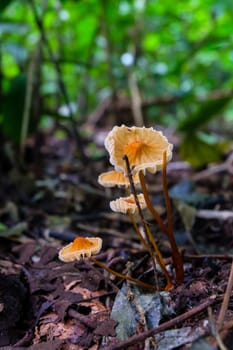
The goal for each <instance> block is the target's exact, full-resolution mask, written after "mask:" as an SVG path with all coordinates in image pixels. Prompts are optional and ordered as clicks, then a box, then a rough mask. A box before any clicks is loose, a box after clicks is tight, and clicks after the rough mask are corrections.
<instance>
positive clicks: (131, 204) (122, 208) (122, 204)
mask: <svg viewBox="0 0 233 350" xmlns="http://www.w3.org/2000/svg"><path fill="white" fill-rule="evenodd" d="M137 198H138V201H139V205H140V208H141V209H144V208H146V206H147V205H146V202H145V198H144V195H143V194H142V193H140V194H138V195H137ZM110 208H111V209H112V211H115V212H117V213H123V214H127V213H130V214H134V213H135V212H137V211H138V207H137V205H136V202H135V198H134V195H133V194H131V195H130V196H129V197H120V198H118V199H116V200H115V201H111V202H110Z"/></svg>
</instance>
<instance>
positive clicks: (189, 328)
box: [0, 136, 233, 350]
mask: <svg viewBox="0 0 233 350" xmlns="http://www.w3.org/2000/svg"><path fill="white" fill-rule="evenodd" d="M50 137H51V136H50ZM56 145H57V143H56ZM56 147H57V146H56ZM50 151H51V154H49V153H47V154H46V155H43V164H44V165H43V169H40V177H39V178H38V177H37V173H36V172H35V173H34V174H33V176H32V174H31V173H30V175H29V174H28V175H25V174H24V175H23V176H22V174H21V172H20V170H19V169H17V168H16V169H11V170H9V169H7V170H6V172H5V173H4V169H3V170H2V171H3V174H1V175H2V176H1V179H0V194H1V209H0V223H1V226H0V227H1V230H0V241H1V246H0V267H1V275H0V299H1V300H0V316H1V318H0V334H1V335H0V347H4V349H5V348H7V347H11V346H12V345H14V348H16V349H17V347H19V348H28V349H31V350H33V349H42V350H43V349H45V350H46V349H50V350H53V349H54V350H56V349H62V350H72V349H76V350H83V349H93V350H94V349H104V348H105V349H112V350H113V349H117V346H118V348H120V347H121V348H122V349H123V348H125V344H126V343H125V342H126V341H128V342H129V343H130V345H127V346H126V348H128V349H132V350H133V349H144V342H145V340H146V339H147V337H146V338H145V339H143V334H145V335H146V332H148V331H150V330H153V329H155V330H156V329H158V330H159V329H160V327H161V326H163V327H162V328H164V329H162V330H161V331H159V333H158V334H156V335H154V336H153V338H152V339H151V341H150V342H149V347H150V348H151V349H161V350H162V349H163V350H164V349H173V348H174V349H175V348H179V349H184V350H185V349H188V348H191V349H197V348H198V346H200V344H201V346H203V349H204V348H206V349H217V348H218V343H217V341H216V338H215V336H214V335H213V334H211V329H210V327H209V322H210V319H209V316H208V313H207V306H205V305H208V301H209V300H211V302H210V305H211V308H212V310H213V313H214V315H216V319H217V315H218V314H219V311H220V307H221V305H222V301H223V296H224V293H225V290H226V286H227V283H228V278H229V271H230V261H231V259H232V255H231V254H232V252H233V240H232V219H231V217H229V216H228V217H226V218H225V219H220V220H218V217H214V218H213V219H208V218H207V219H205V217H202V218H201V217H198V216H197V215H196V216H195V221H194V214H195V213H196V211H198V210H199V209H208V210H212V209H214V210H215V211H219V212H220V211H223V210H228V211H230V210H232V201H233V195H232V191H231V189H232V177H231V176H230V174H228V173H227V171H225V172H224V173H223V174H222V173H221V174H218V173H215V174H214V175H213V176H211V177H210V178H208V177H206V176H205V177H203V178H201V177H199V179H198V180H196V181H195V180H194V183H195V186H194V185H193V184H191V186H189V185H187V186H186V185H185V186H186V187H185V186H184V185H183V184H182V181H181V183H180V172H179V170H177V169H175V167H174V170H172V169H171V170H170V172H169V181H170V184H169V186H170V189H171V191H170V194H172V196H173V197H174V199H176V201H178V202H179V204H180V205H183V203H185V205H186V206H185V210H183V209H184V207H182V206H180V207H175V206H174V208H173V213H174V214H173V216H174V218H173V221H174V230H175V234H178V232H181V235H182V237H183V239H182V240H181V246H180V249H181V250H182V251H183V256H184V261H185V280H184V283H183V284H181V285H180V286H176V287H175V288H174V289H173V290H172V291H170V292H155V293H151V292H149V291H146V290H144V289H142V288H140V287H136V286H135V285H131V284H128V283H127V284H125V283H123V284H122V281H121V280H120V279H118V278H116V277H114V276H110V275H109V274H106V272H105V271H103V270H101V269H100V268H99V267H96V266H95V265H93V264H91V263H90V262H89V261H88V260H83V261H80V262H74V263H68V264H63V263H62V262H60V261H59V260H58V258H57V254H58V251H59V249H60V248H61V247H62V246H64V244H65V242H69V241H70V240H72V239H73V237H75V235H77V236H78V235H80V232H77V225H83V226H84V227H85V225H86V227H88V228H90V227H93V231H94V230H95V231H96V230H98V232H99V234H100V235H101V237H102V239H103V240H104V249H103V253H101V254H99V257H98V258H99V259H100V260H101V261H103V262H105V263H106V264H108V266H114V269H115V270H117V271H120V272H125V273H127V268H126V263H127V261H132V262H133V263H134V269H133V274H134V275H135V276H137V277H138V276H143V275H144V276H145V277H144V278H146V279H151V277H152V274H151V266H150V265H149V264H148V259H147V258H146V254H145V251H143V249H142V248H141V247H140V245H139V244H138V240H137V237H134V236H133V234H132V230H131V226H130V224H129V222H128V221H127V220H125V219H122V218H121V217H120V216H119V215H117V214H116V215H109V209H108V201H109V197H110V198H111V196H112V193H111V190H109V189H108V190H106V193H105V195H106V197H104V196H103V193H102V194H101V195H100V193H101V191H100V190H99V187H98V184H97V182H96V181H95V180H94V178H95V179H97V177H98V174H99V173H100V172H101V171H105V161H104V160H103V159H98V160H95V164H94V166H92V165H90V167H89V166H87V168H88V171H87V169H83V167H82V166H81V165H80V162H79V161H78V160H77V159H76V158H75V157H73V156H71V155H70V157H69V159H72V162H71V161H70V162H67V161H66V159H65V158H64V156H63V155H62V156H57V158H54V161H53V160H52V154H53V152H54V150H53V149H51V150H50ZM55 153H56V152H55ZM55 153H54V154H55ZM58 153H59V152H58ZM61 154H62V152H61ZM72 157H73V158H72ZM182 169H183V170H182V172H183V173H182V177H183V178H185V177H186V180H187V181H188V180H189V178H190V172H193V174H194V173H195V172H194V170H190V168H189V169H188V170H187V174H185V171H186V170H184V168H182ZM42 170H43V172H42ZM41 174H43V176H42V178H41ZM196 174H197V172H196ZM8 175H9V176H8ZM191 175H192V174H191ZM38 180H39V181H38ZM186 180H185V181H186ZM153 181H154V178H153ZM155 181H157V182H158V183H159V181H161V179H160V178H159V176H157V177H156V178H155ZM27 182H28V184H27ZM19 184H20V187H19ZM77 184H78V185H77ZM153 185H154V183H152V188H153ZM77 186H78V188H79V191H77ZM173 186H178V188H177V187H176V189H175V191H174V190H173V192H172V188H173ZM179 186H181V187H180V189H179ZM72 193H73V195H72ZM119 193H120V190H119ZM153 198H154V200H155V201H156V203H158V205H159V206H160V207H161V208H162V207H163V206H164V203H163V201H162V196H161V193H160V192H159V191H158V190H157V188H156V187H155V192H154V193H153ZM9 201H10V202H11V203H12V205H13V207H14V208H15V209H14V211H12V209H9ZM12 205H11V207H12ZM190 206H191V212H190V211H189V209H190ZM14 213H17V215H15V214H14ZM90 214H91V215H90ZM100 214H101V215H100ZM184 215H185V216H184ZM56 217H57V220H56V222H54V218H56ZM80 220H81V221H80ZM147 220H148V221H149V222H150V224H151V225H154V223H153V222H152V221H150V220H151V218H150V216H147ZM22 223H23V225H22ZM17 225H18V226H17ZM20 225H21V226H20ZM102 228H104V230H103V232H104V233H101V230H102ZM114 230H115V231H116V232H118V233H119V235H118V236H114V235H113V234H112V232H114ZM79 231H80V229H79ZM186 231H190V232H191V234H192V237H193V238H194V240H195V244H196V245H197V246H198V249H199V255H198V254H196V252H195V250H194V248H193V246H192V244H190V242H189V241H186V240H185V239H184V237H185V235H186ZM90 234H91V232H85V230H83V231H82V232H81V235H83V236H88V235H90ZM71 237H72V238H71ZM120 237H122V239H120ZM127 237H130V238H129V239H130V241H128V240H127V239H126V238H127ZM158 238H159V243H160V246H161V249H162V251H163V252H164V254H165V257H166V259H167V263H168V265H169V264H170V263H171V261H170V251H169V248H168V245H167V242H166V239H164V237H163V236H162V235H161V234H160V233H159V230H158ZM215 255H216V257H214V256H215ZM170 266H171V267H170V268H171V269H172V265H170ZM158 277H159V279H160V280H161V281H162V279H163V278H162V276H160V273H159V272H158ZM211 298H212V299H211ZM214 298H215V299H214ZM205 303H206V304H205ZM200 305H203V309H200V310H201V311H199V306H200ZM190 310H191V311H193V314H192V317H189V312H190ZM195 310H197V312H196V314H195ZM179 317H180V318H179ZM186 317H187V318H186ZM232 317H233V309H232V297H231V298H230V302H229V307H228V309H227V312H226V315H225V325H226V328H225V329H223V333H222V337H223V341H224V340H226V343H225V345H226V346H228V348H229V349H230V343H229V341H228V343H227V339H229V337H228V336H229V334H231V332H232V326H231V325H230V322H231V319H232ZM177 318H178V319H177ZM176 319H177V321H176ZM173 320H174V322H175V323H174V324H172V325H171V323H169V322H173ZM166 325H167V327H168V328H167V329H166ZM169 325H170V326H169ZM155 333H156V331H155ZM140 335H141V336H142V339H141V340H140V341H138V342H137V343H135V342H134V339H133V337H134V336H140ZM131 339H132V340H131Z"/></svg>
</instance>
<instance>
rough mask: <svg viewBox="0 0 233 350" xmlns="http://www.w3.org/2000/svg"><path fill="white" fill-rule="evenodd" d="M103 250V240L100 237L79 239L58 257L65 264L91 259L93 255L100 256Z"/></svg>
mask: <svg viewBox="0 0 233 350" xmlns="http://www.w3.org/2000/svg"><path fill="white" fill-rule="evenodd" d="M101 248H102V239H101V238H99V237H77V238H75V240H74V241H73V242H71V243H70V244H68V245H66V246H65V247H63V248H62V249H61V250H60V251H59V254H58V257H59V259H60V260H62V261H65V262H69V261H74V260H80V259H81V258H85V257H88V258H90V257H91V255H92V254H98V253H99V251H100V250H101Z"/></svg>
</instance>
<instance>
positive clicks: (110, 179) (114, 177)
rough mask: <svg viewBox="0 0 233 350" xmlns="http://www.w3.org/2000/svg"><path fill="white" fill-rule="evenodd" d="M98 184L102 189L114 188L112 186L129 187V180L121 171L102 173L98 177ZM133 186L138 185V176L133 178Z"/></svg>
mask: <svg viewBox="0 0 233 350" xmlns="http://www.w3.org/2000/svg"><path fill="white" fill-rule="evenodd" d="M98 182H99V184H100V185H102V186H104V187H114V186H125V187H128V186H129V185H130V182H129V179H128V177H127V176H125V174H124V173H123V172H122V171H114V170H113V171H108V172H105V173H102V174H100V175H99V177H98ZM133 182H134V184H138V183H139V182H140V181H139V177H138V174H136V175H134V176H133Z"/></svg>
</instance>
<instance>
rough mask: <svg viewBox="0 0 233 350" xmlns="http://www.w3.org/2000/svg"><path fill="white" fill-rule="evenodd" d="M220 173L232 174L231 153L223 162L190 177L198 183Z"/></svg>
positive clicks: (232, 156)
mask: <svg viewBox="0 0 233 350" xmlns="http://www.w3.org/2000/svg"><path fill="white" fill-rule="evenodd" d="M222 171H227V172H229V173H230V174H233V152H231V153H230V155H229V156H228V157H227V159H226V160H225V162H223V163H222V164H218V165H212V166H210V167H209V168H208V169H205V170H203V171H201V172H199V173H197V174H195V175H193V176H192V180H194V181H200V180H202V179H204V178H206V177H210V176H212V175H214V174H217V173H220V172H222Z"/></svg>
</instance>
